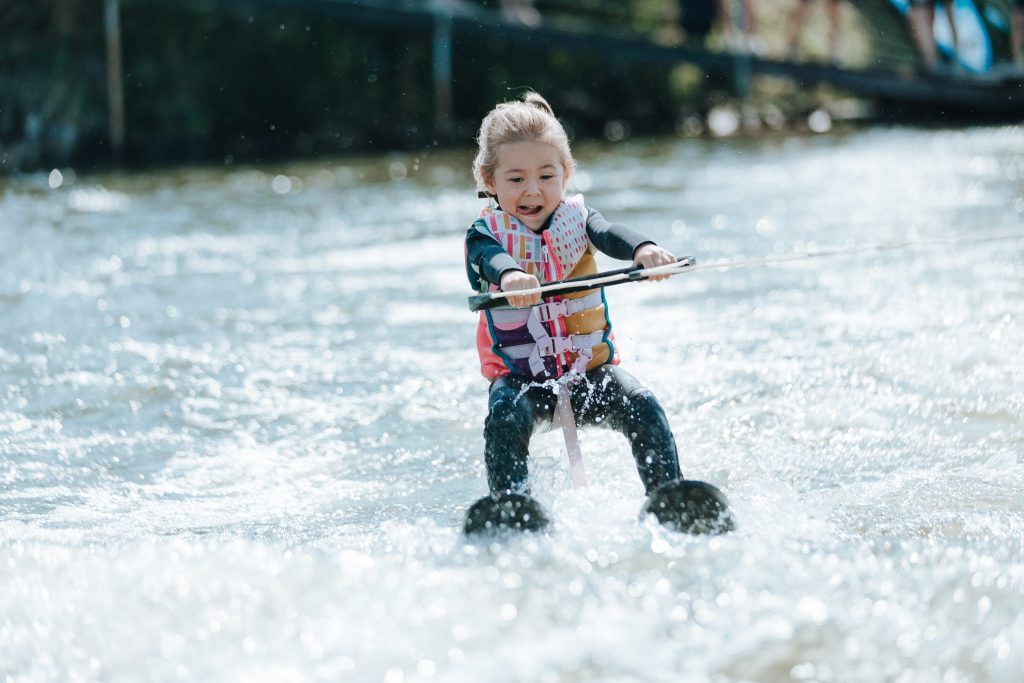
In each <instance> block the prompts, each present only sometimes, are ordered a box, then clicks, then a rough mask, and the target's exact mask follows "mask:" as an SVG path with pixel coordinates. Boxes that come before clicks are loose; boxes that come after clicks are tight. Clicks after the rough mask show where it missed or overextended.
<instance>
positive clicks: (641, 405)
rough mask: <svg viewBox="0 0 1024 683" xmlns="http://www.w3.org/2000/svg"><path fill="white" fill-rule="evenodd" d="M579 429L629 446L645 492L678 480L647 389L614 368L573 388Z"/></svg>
mask: <svg viewBox="0 0 1024 683" xmlns="http://www.w3.org/2000/svg"><path fill="white" fill-rule="evenodd" d="M571 396H572V409H573V413H574V414H575V415H576V422H577V424H579V425H597V426H600V427H605V428H608V429H614V430H615V431H617V432H619V433H621V434H622V435H623V436H625V437H626V440H627V441H629V446H630V448H631V449H632V451H633V458H634V459H635V460H636V469H637V472H638V473H639V474H640V480H641V481H642V482H643V484H644V490H645V491H646V492H647V493H650V492H651V491H652V490H654V489H655V488H657V487H658V486H660V485H661V484H664V483H666V482H669V481H672V480H674V479H679V478H680V477H681V474H680V472H679V455H678V453H677V451H676V441H675V437H673V436H672V430H671V428H670V427H669V424H668V418H667V417H666V416H665V411H664V410H663V409H662V407H661V404H660V403H658V399H657V398H655V396H654V393H653V392H651V390H650V389H648V388H647V387H645V386H644V385H642V384H641V383H640V382H639V381H637V379H636V378H634V377H633V376H632V375H630V374H629V373H628V372H626V371H625V370H622V369H621V368H619V367H618V366H616V365H602V366H600V367H597V368H594V369H593V370H591V371H590V372H588V373H587V376H586V380H585V381H580V382H577V383H576V384H575V385H573V388H572V394H571Z"/></svg>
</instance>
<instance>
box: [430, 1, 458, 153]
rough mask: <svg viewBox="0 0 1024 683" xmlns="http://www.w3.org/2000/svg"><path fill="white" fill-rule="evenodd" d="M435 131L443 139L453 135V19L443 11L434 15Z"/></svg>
mask: <svg viewBox="0 0 1024 683" xmlns="http://www.w3.org/2000/svg"><path fill="white" fill-rule="evenodd" d="M433 57H434V60H433V62H434V131H435V132H436V133H437V135H438V136H439V137H440V138H442V139H449V138H450V137H451V133H452V112H453V110H454V107H453V106H452V19H451V17H450V16H447V15H446V14H445V13H444V11H443V9H442V10H441V11H438V12H435V13H434V37H433Z"/></svg>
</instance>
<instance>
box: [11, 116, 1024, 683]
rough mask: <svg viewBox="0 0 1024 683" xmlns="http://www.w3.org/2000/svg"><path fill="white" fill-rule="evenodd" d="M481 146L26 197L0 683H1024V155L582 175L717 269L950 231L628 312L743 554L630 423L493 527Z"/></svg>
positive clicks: (549, 440) (892, 134)
mask: <svg viewBox="0 0 1024 683" xmlns="http://www.w3.org/2000/svg"><path fill="white" fill-rule="evenodd" d="M471 154H472V153H471V151H470V150H466V151H464V152H462V153H452V152H449V153H434V154H430V155H420V156H418V157H417V156H414V155H392V156H381V157H378V158H368V159H361V160H330V161H323V162H320V163H303V164H279V165H268V166H264V167H260V168H251V167H250V168H233V167H228V168H223V167H212V168H188V169H180V170H172V171H165V172H147V173H140V174H131V175H102V176H95V175H92V176H90V175H86V174H82V173H79V174H78V175H77V177H76V176H75V175H74V174H73V173H70V172H66V171H65V172H63V173H61V174H59V175H58V174H51V175H50V176H47V174H40V175H36V176H29V177H22V178H18V179H14V180H7V181H5V182H4V184H2V185H0V247H2V251H0V264H2V267H0V315H2V323H0V376H2V387H3V389H2V394H0V483H2V485H0V680H6V681H17V682H21V681H213V680H224V681H229V680H238V681H240V680H246V681H358V682H362V681H371V682H382V683H400V682H406V681H452V682H466V683H480V682H489V683H502V682H523V683H533V682H541V683H554V682H559V681H563V682H582V681H586V682H591V681H600V682H608V683H612V682H614V683H623V682H627V681H636V682H645V683H647V682H652V681H653V682H660V681H665V682H668V681H718V682H726V681H728V682H732V681H786V680H796V681H863V682H865V683H875V682H878V681H900V682H912V681H914V682H916V681H921V682H934V681H947V682H950V681H1000V682H1002V681H1005V682H1007V683H1011V682H1012V683H1016V682H1019V681H1021V680H1024V354H1022V349H1024V128H1015V127H1008V128H982V129H970V130H964V131H949V130H927V131H926V130H908V129H899V128H894V129H872V130H865V131H860V132H852V133H846V134H839V133H837V134H833V135H829V136H821V137H787V138H767V139H761V140H757V141H708V140H658V141H637V142H626V143H621V144H618V145H608V146H594V145H591V146H588V145H580V146H579V147H578V149H577V155H578V157H579V163H580V169H581V173H580V174H579V177H578V178H577V182H576V186H577V188H578V189H579V190H582V191H584V192H585V195H586V198H587V202H588V203H589V204H590V205H591V206H594V207H595V208H598V209H600V210H601V211H602V212H603V213H604V214H605V215H606V216H608V217H609V218H611V219H613V220H618V221H621V222H624V223H627V224H629V225H631V226H633V227H635V228H638V229H640V230H642V231H645V232H646V233H648V234H650V235H651V236H652V237H653V238H655V239H657V240H658V241H659V242H660V243H662V244H663V245H665V246H666V247H668V248H670V249H671V250H673V251H674V252H675V253H676V254H677V255H683V254H691V255H694V256H696V257H697V258H698V260H699V261H700V262H702V263H710V262H714V261H736V260H743V259H758V258H762V257H766V256H773V255H774V256H782V255H788V254H793V253H803V252H807V251H814V250H817V249H824V248H830V247H840V248H850V247H853V246H856V245H862V244H870V243H875V242H885V243H891V242H903V241H907V240H910V241H925V240H948V241H949V243H948V244H945V245H941V244H940V245H931V246H923V245H922V246H912V247H908V248H900V249H893V250H889V251H883V252H879V253H860V254H853V255H845V256H836V257H828V258H816V259H810V260H801V261H797V262H794V263H791V264H789V265H775V266H756V267H746V268H733V269H723V270H708V271H703V272H698V273H691V274H688V275H683V276H679V277H675V278H672V279H671V280H669V281H667V282H662V283H657V284H638V285H628V286H624V287H616V288H613V289H609V290H608V297H609V301H610V308H611V313H612V316H613V318H614V321H615V326H616V331H617V337H618V339H619V342H620V346H621V348H622V351H623V367H624V368H626V369H627V370H629V371H630V372H631V373H632V374H634V375H636V376H637V377H638V378H640V379H641V380H642V381H643V382H645V383H646V384H647V385H648V386H649V387H650V388H651V389H653V391H654V392H655V393H656V395H657V396H658V397H659V398H660V400H661V402H662V404H663V405H664V407H665V409H666V411H667V413H668V415H669V419H670V421H671V423H672V426H673V430H674V433H675V435H676V438H677V441H678V443H679V447H680V455H681V461H682V467H683V471H684V474H686V475H687V476H688V477H691V478H699V479H704V480H707V481H710V482H712V483H714V484H716V485H718V486H719V487H721V488H722V489H723V490H724V491H725V492H726V494H727V495H728V496H729V498H730V499H731V501H732V504H733V507H734V510H735V513H736V517H737V520H738V523H739V529H738V530H737V531H736V532H734V533H732V534H728V535H725V536H722V537H717V538H706V537H689V536H684V535H679V534H675V533H671V532H667V531H665V530H663V529H661V528H658V527H657V526H656V525H653V524H652V523H651V522H650V521H649V520H639V519H638V517H637V513H638V511H639V509H640V507H641V505H642V503H643V496H642V488H641V485H640V482H639V479H638V477H637V475H636V472H635V469H634V467H633V466H632V463H631V457H630V454H629V450H628V448H627V445H626V443H625V441H624V440H623V439H622V438H621V437H620V436H618V435H617V434H614V433H612V432H605V431H600V430H598V431H584V432H582V449H583V453H584V458H585V462H586V465H587V471H588V475H589V479H590V482H591V485H590V486H589V487H588V488H585V489H572V488H571V487H570V485H569V482H568V469H567V463H566V458H565V455H564V445H563V444H562V442H561V436H560V433H558V432H553V433H546V434H543V435H540V436H538V437H536V438H535V439H534V442H533V448H532V450H533V458H532V461H531V474H532V477H533V488H534V492H535V494H536V495H537V497H538V498H540V499H541V501H542V502H543V503H544V504H545V505H546V506H547V508H548V510H549V512H550V513H551V515H552V517H553V519H554V520H555V521H554V526H553V528H552V531H551V533H550V534H546V535H540V536H532V535H527V536H524V537H513V538H506V539H503V540H501V541H500V542H494V543H488V542H484V543H477V544H470V543H467V542H466V541H465V540H464V538H463V537H462V536H461V533H460V528H461V524H462V519H463V514H464V511H465V509H466V508H467V507H468V506H469V505H470V504H471V503H472V502H473V501H474V500H475V499H476V498H478V497H479V496H481V495H483V494H484V493H485V492H486V484H485V479H484V476H483V465H482V448H483V438H482V424H483V419H484V415H485V409H486V399H485V396H486V386H487V385H486V382H485V381H484V380H483V379H482V378H481V377H480V376H479V373H478V368H477V365H476V356H475V350H474V345H473V334H474V331H475V323H476V317H475V314H471V313H470V312H469V311H468V309H467V306H466V296H467V295H468V294H470V292H469V290H468V284H467V281H466V277H465V274H464V270H463V263H462V239H463V236H464V231H465V227H466V226H467V225H468V223H469V222H470V221H471V219H472V218H473V217H474V216H475V214H476V212H477V211H478V210H479V208H480V207H481V202H480V200H477V199H476V198H475V192H474V191H473V188H472V181H471V176H470V173H469V164H470V160H471ZM51 185H52V186H55V187H51ZM995 234H1001V235H1006V234H1016V235H1018V237H1016V238H1009V239H999V240H993V241H971V240H976V239H977V238H979V237H984V236H988V235H995ZM964 238H968V239H964ZM955 240H961V241H955ZM601 265H602V267H617V264H616V262H613V261H610V260H607V259H605V260H603V261H601ZM4 676H6V678H4Z"/></svg>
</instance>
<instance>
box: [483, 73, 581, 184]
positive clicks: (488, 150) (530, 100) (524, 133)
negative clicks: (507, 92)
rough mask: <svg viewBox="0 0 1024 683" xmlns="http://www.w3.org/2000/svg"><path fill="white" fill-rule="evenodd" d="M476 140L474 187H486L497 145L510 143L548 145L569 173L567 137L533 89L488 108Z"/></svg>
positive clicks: (493, 166)
mask: <svg viewBox="0 0 1024 683" xmlns="http://www.w3.org/2000/svg"><path fill="white" fill-rule="evenodd" d="M476 141H477V144H478V145H479V148H478V149H477V153H476V159H474V160H473V177H475V178H476V187H477V190H480V191H484V190H486V189H487V185H486V181H488V180H493V178H494V169H495V167H496V166H497V165H498V148H499V147H500V146H501V145H504V144H508V143H510V142H543V143H545V144H548V145H551V146H552V147H554V148H555V150H556V151H557V152H558V155H559V156H560V157H561V158H562V168H563V169H564V170H565V175H566V176H567V177H568V176H569V175H570V174H571V173H572V169H573V165H574V162H573V159H572V152H571V151H569V136H567V135H566V134H565V129H564V128H562V124H561V123H559V122H558V119H556V118H555V112H554V111H552V109H551V105H549V104H548V102H547V100H545V99H544V98H543V97H541V96H540V95H538V94H537V93H535V92H532V91H531V92H527V93H526V94H524V95H523V100H522V101H521V102H520V101H513V102H502V103H501V104H499V105H498V106H496V107H495V108H494V109H492V110H491V111H490V113H489V114H487V116H485V117H484V120H483V122H482V123H481V124H480V133H479V134H478V135H477V138H476Z"/></svg>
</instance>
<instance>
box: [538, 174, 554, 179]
mask: <svg viewBox="0 0 1024 683" xmlns="http://www.w3.org/2000/svg"><path fill="white" fill-rule="evenodd" d="M554 177H555V176H554V174H553V173H547V174H545V175H542V176H541V177H540V179H541V180H551V179H552V178H554Z"/></svg>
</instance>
